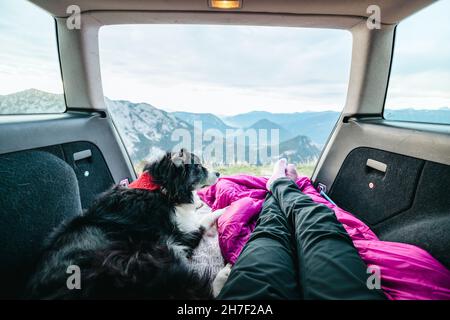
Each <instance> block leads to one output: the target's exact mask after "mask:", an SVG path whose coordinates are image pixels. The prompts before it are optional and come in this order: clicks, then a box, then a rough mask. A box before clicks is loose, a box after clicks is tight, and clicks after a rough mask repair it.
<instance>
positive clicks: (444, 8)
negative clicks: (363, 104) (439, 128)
mask: <svg viewBox="0 0 450 320" xmlns="http://www.w3.org/2000/svg"><path fill="white" fill-rule="evenodd" d="M448 12H450V1H438V2H437V3H435V4H432V5H431V6H429V7H427V8H425V9H423V10H422V11H420V12H418V13H417V14H415V15H413V16H412V17H410V18H408V19H406V20H405V21H402V22H401V23H400V24H399V25H398V27H397V30H396V36H395V48H394V57H393V62H392V70H391V77H390V81H389V89H388V95H387V98H386V105H385V110H384V117H385V118H386V119H390V120H404V121H417V122H431V123H446V124H449V123H450V41H449V39H450V24H449V23H448Z"/></svg>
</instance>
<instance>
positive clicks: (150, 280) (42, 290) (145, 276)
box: [29, 149, 229, 299]
mask: <svg viewBox="0 0 450 320" xmlns="http://www.w3.org/2000/svg"><path fill="white" fill-rule="evenodd" d="M218 176H219V174H218V173H215V172H208V170H207V169H206V168H205V167H203V166H202V165H201V164H200V159H199V158H198V157H196V156H195V155H193V154H191V153H189V152H187V151H186V150H184V149H182V150H181V151H179V152H176V153H170V152H168V153H166V154H165V155H164V156H163V157H162V158H161V159H159V160H158V161H154V162H151V163H149V164H147V165H146V166H145V168H144V173H143V174H142V175H141V177H140V178H139V179H138V180H136V181H135V182H134V183H132V184H130V186H129V187H128V188H127V187H121V186H116V187H114V188H113V189H111V190H110V191H108V192H106V193H105V194H104V195H102V196H101V197H100V198H99V199H98V200H97V201H96V203H95V204H94V205H93V206H92V207H91V208H90V209H89V210H87V211H86V212H85V213H84V214H83V215H81V216H78V217H75V218H73V219H71V220H69V221H67V222H65V223H64V224H63V225H61V226H60V227H59V228H58V229H57V230H56V231H55V232H54V233H53V235H52V236H51V237H50V239H49V241H48V243H47V245H46V249H45V251H44V253H43V257H42V259H41V261H40V263H39V265H38V268H37V270H36V272H35V273H34V275H33V276H32V278H31V280H30V283H29V297H30V298H37V299H123V298H125V299H127V298H130V299H133V298H135V299H136V298H137V299H208V298H213V297H215V296H216V295H217V294H218V292H219V291H220V289H221V288H222V286H223V284H224V282H225V281H226V279H227V277H228V274H229V267H228V266H227V267H225V268H224V269H222V270H221V271H220V272H219V273H218V275H217V277H216V278H215V279H214V281H212V279H211V276H210V275H209V274H198V273H196V272H195V271H193V270H191V269H190V268H189V266H188V263H187V262H188V259H189V258H190V256H191V255H192V253H193V250H194V249H195V248H196V247H197V246H198V245H199V243H200V241H201V239H202V237H203V236H204V233H205V231H206V230H208V229H209V228H211V227H212V226H213V225H214V224H215V221H216V220H217V218H218V217H219V216H220V214H221V213H222V212H221V211H220V210H218V211H215V212H213V213H210V214H206V215H202V216H201V217H200V215H197V214H196V212H195V205H196V204H195V203H194V199H193V191H194V190H196V189H199V188H201V187H204V186H207V185H211V184H214V183H215V182H216V180H217V177H218ZM71 270H74V271H76V270H78V271H79V273H80V285H79V288H73V287H70V286H69V285H68V278H69V276H70V275H71V272H70V271H71Z"/></svg>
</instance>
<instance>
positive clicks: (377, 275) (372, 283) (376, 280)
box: [366, 265, 381, 290]
mask: <svg viewBox="0 0 450 320" xmlns="http://www.w3.org/2000/svg"><path fill="white" fill-rule="evenodd" d="M366 272H367V273H368V274H369V277H368V278H367V281H366V285H367V288H368V289H369V290H380V289H381V269H380V267H378V266H375V265H369V266H368V267H367V271H366Z"/></svg>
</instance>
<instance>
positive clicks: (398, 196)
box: [329, 147, 424, 225]
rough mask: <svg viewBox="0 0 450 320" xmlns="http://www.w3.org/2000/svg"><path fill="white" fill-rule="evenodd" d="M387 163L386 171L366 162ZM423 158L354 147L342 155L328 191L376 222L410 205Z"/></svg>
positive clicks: (336, 200) (373, 223) (369, 222)
mask: <svg viewBox="0 0 450 320" xmlns="http://www.w3.org/2000/svg"><path fill="white" fill-rule="evenodd" d="M368 159H373V160H376V161H380V162H383V163H385V164H386V165H387V170H386V172H385V173H383V172H381V171H377V170H375V169H372V168H370V167H368V166H367V165H366V163H367V160H368ZM423 165H424V161H423V160H419V159H415V158H411V157H406V156H402V155H399V154H395V153H390V152H386V151H381V150H376V149H371V148H364V147H361V148H357V149H354V150H353V151H352V152H350V154H349V155H348V156H347V158H346V159H345V161H344V163H343V165H342V167H341V169H340V171H339V173H338V176H337V178H336V180H335V182H334V184H333V187H332V189H331V190H330V192H329V194H330V196H331V198H332V199H333V200H334V201H335V202H336V203H337V204H338V205H339V206H340V207H342V208H344V209H345V210H347V211H349V212H352V213H353V214H355V215H356V216H357V217H359V218H361V219H362V220H364V221H365V222H367V223H368V224H370V225H375V224H377V223H380V222H381V221H384V220H386V219H388V218H389V217H392V216H394V215H395V214H398V213H399V212H402V211H405V210H407V209H408V208H410V207H411V205H412V202H413V199H414V194H415V191H416V188H417V183H418V180H419V176H420V173H421V171H422V167H423Z"/></svg>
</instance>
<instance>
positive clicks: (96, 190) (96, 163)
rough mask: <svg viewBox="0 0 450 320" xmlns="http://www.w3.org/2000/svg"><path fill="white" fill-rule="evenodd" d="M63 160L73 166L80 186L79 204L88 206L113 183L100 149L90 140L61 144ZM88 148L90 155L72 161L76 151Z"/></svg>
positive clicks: (84, 206) (84, 207)
mask: <svg viewBox="0 0 450 320" xmlns="http://www.w3.org/2000/svg"><path fill="white" fill-rule="evenodd" d="M62 148H63V150H64V155H65V161H66V162H67V163H68V164H69V165H70V166H71V167H72V168H73V170H74V171H75V174H76V176H77V179H78V186H79V188H80V195H81V205H82V207H83V209H86V208H88V207H89V206H90V205H91V203H92V201H94V200H95V198H96V197H97V196H98V195H99V194H100V193H102V192H104V191H106V190H107V189H109V188H110V187H111V186H112V185H113V184H114V181H113V178H112V176H111V173H110V172H109V169H108V167H107V165H106V162H105V159H104V158H103V155H102V153H101V152H100V150H99V149H98V148H97V147H96V146H95V145H94V144H92V143H90V142H73V143H67V144H63V145H62ZM84 150H90V151H91V154H92V156H91V157H88V158H86V159H81V160H79V161H74V158H73V155H74V153H76V152H80V151H84Z"/></svg>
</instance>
